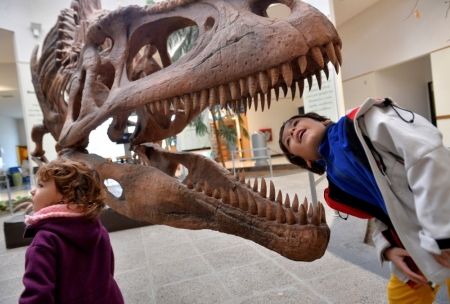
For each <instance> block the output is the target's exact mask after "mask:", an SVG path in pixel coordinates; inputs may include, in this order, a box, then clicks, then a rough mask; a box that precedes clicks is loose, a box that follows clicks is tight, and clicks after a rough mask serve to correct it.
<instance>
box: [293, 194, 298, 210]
mask: <svg viewBox="0 0 450 304" xmlns="http://www.w3.org/2000/svg"><path fill="white" fill-rule="evenodd" d="M298 206H299V204H298V196H297V194H296V195H295V196H294V201H293V202H292V210H293V211H294V212H298Z"/></svg>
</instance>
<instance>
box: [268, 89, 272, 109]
mask: <svg viewBox="0 0 450 304" xmlns="http://www.w3.org/2000/svg"><path fill="white" fill-rule="evenodd" d="M271 102H272V89H269V91H268V92H267V109H270V103H271Z"/></svg>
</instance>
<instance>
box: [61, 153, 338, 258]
mask: <svg viewBox="0 0 450 304" xmlns="http://www.w3.org/2000/svg"><path fill="white" fill-rule="evenodd" d="M146 154H147V155H148V156H149V161H150V162H152V164H155V165H156V166H157V167H152V166H136V165H127V164H116V163H107V162H105V160H104V159H103V158H101V157H99V156H96V155H93V154H81V153H77V152H75V151H74V150H63V152H62V154H61V155H62V157H66V158H70V159H72V160H78V161H85V162H89V163H90V164H91V165H92V166H93V167H94V168H95V169H96V170H97V171H98V172H99V173H100V176H102V178H104V179H107V178H108V179H114V180H115V181H117V182H118V183H119V184H120V186H121V187H122V190H123V192H122V195H121V197H119V198H117V197H115V196H114V195H112V194H111V193H109V195H108V197H107V199H106V203H107V205H108V206H110V207H112V208H113V209H114V210H116V211H117V212H119V213H122V214H124V215H126V216H128V217H130V218H133V219H135V220H142V221H148V222H150V223H153V224H163V225H169V226H172V227H179V228H186V229H212V230H217V231H220V232H224V233H228V234H233V235H236V236H240V237H243V238H246V239H249V240H252V241H254V242H256V243H258V244H260V245H262V246H264V247H266V248H268V249H271V250H273V251H275V252H278V253H279V254H281V255H283V256H284V257H286V258H289V259H291V260H296V261H313V260H315V259H318V258H320V257H322V255H323V254H324V253H325V250H326V248H327V245H328V241H329V238H330V229H329V228H328V226H327V224H326V221H325V213H324V209H323V206H322V205H321V204H319V205H318V207H316V208H315V210H313V208H312V205H309V206H308V203H307V202H306V200H305V201H304V202H303V204H300V203H299V201H298V198H297V196H296V197H295V198H294V199H293V201H292V203H291V201H290V199H289V196H286V199H285V201H284V202H283V201H282V200H283V198H282V193H281V192H278V194H277V195H275V188H274V186H273V184H272V183H270V186H269V187H267V185H266V182H265V180H264V179H261V180H260V181H258V180H257V179H255V183H254V185H253V186H250V181H248V182H247V184H246V181H245V177H244V175H243V174H240V175H237V176H234V175H232V174H231V173H229V172H228V171H227V170H226V169H225V168H223V167H221V166H220V165H218V164H217V163H215V162H213V161H211V160H210V159H208V158H205V157H203V156H201V155H196V154H192V153H183V152H178V153H171V152H168V151H165V150H162V149H161V148H158V147H157V146H152V147H147V151H146ZM178 164H182V165H184V166H186V167H187V169H188V171H189V174H188V176H187V177H186V178H185V180H184V182H183V183H182V182H180V181H179V180H178V179H176V178H173V176H172V175H171V174H172V172H173V171H174V168H176V166H177V165H178ZM259 183H260V185H259Z"/></svg>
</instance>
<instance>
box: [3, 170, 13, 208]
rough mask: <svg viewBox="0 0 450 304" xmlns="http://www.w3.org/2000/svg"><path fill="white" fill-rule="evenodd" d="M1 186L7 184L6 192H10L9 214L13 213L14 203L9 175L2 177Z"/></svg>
mask: <svg viewBox="0 0 450 304" xmlns="http://www.w3.org/2000/svg"><path fill="white" fill-rule="evenodd" d="M0 184H6V191H7V192H8V202H9V212H10V213H11V214H12V213H13V207H12V201H11V189H10V188H9V179H8V176H7V175H0Z"/></svg>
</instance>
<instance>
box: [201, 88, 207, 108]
mask: <svg viewBox="0 0 450 304" xmlns="http://www.w3.org/2000/svg"><path fill="white" fill-rule="evenodd" d="M208 101H209V91H208V90H202V91H201V92H200V110H201V111H203V110H204V109H206V107H207V106H208Z"/></svg>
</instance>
